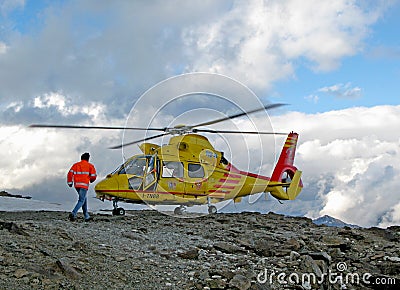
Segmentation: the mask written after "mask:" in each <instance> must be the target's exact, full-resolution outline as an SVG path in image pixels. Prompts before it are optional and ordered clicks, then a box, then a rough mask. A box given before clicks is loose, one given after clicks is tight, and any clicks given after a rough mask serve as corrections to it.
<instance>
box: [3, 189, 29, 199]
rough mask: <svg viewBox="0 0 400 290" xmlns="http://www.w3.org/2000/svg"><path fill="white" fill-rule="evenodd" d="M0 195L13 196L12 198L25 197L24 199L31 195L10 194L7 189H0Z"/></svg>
mask: <svg viewBox="0 0 400 290" xmlns="http://www.w3.org/2000/svg"><path fill="white" fill-rule="evenodd" d="M0 196H5V197H14V198H25V199H31V198H32V196H23V195H21V194H11V193H8V192H7V191H4V190H3V191H0Z"/></svg>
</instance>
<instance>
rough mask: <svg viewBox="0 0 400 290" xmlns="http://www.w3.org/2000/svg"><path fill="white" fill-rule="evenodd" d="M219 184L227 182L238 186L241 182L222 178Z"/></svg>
mask: <svg viewBox="0 0 400 290" xmlns="http://www.w3.org/2000/svg"><path fill="white" fill-rule="evenodd" d="M219 182H224V183H225V182H226V183H233V184H238V183H239V182H240V180H234V179H223V178H221V179H220V180H219Z"/></svg>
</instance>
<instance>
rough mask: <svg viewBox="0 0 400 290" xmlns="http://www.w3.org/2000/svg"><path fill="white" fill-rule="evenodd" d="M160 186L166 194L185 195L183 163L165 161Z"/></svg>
mask: <svg viewBox="0 0 400 290" xmlns="http://www.w3.org/2000/svg"><path fill="white" fill-rule="evenodd" d="M159 186H160V187H161V188H162V190H164V191H166V192H171V193H177V194H183V193H184V188H185V185H184V182H183V163H182V162H179V161H163V162H162V172H161V178H160V181H159Z"/></svg>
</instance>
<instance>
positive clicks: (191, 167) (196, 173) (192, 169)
mask: <svg viewBox="0 0 400 290" xmlns="http://www.w3.org/2000/svg"><path fill="white" fill-rule="evenodd" d="M188 174H189V177H192V178H203V177H204V168H203V166H201V165H200V164H195V163H189V164H188Z"/></svg>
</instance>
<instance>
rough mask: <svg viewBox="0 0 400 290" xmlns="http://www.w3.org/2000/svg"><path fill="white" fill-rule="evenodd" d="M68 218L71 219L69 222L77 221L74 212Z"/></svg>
mask: <svg viewBox="0 0 400 290" xmlns="http://www.w3.org/2000/svg"><path fill="white" fill-rule="evenodd" d="M68 218H69V220H70V221H71V222H74V221H76V217H75V216H74V214H73V213H72V212H71V213H70V214H69V216H68Z"/></svg>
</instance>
